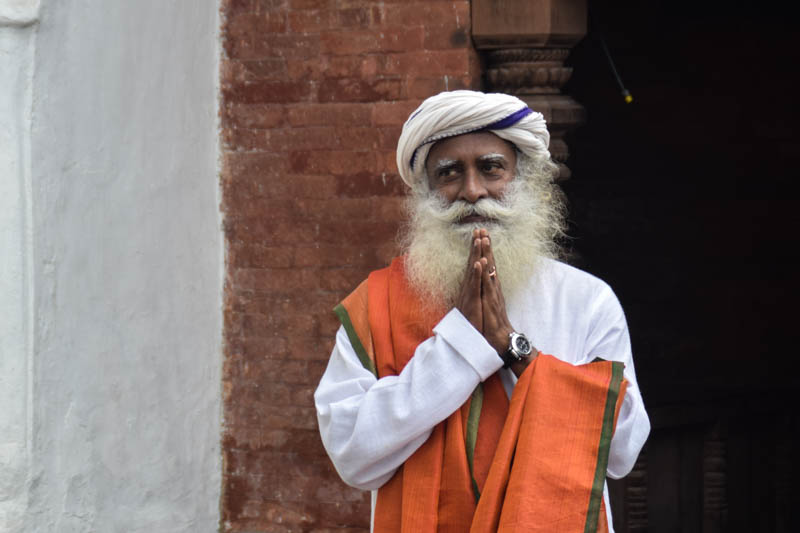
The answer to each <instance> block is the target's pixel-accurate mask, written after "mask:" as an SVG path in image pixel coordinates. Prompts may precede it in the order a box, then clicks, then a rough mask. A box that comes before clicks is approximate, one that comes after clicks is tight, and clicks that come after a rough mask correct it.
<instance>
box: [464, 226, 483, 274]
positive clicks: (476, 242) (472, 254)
mask: <svg viewBox="0 0 800 533" xmlns="http://www.w3.org/2000/svg"><path fill="white" fill-rule="evenodd" d="M480 258H481V240H480V238H479V236H478V232H477V231H473V232H472V245H471V246H470V247H469V257H467V265H470V266H472V265H474V263H475V261H477V260H478V259H480Z"/></svg>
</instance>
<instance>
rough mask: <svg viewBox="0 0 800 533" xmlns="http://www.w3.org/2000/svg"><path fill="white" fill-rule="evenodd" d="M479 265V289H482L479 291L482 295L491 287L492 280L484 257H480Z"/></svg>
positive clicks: (489, 268)
mask: <svg viewBox="0 0 800 533" xmlns="http://www.w3.org/2000/svg"><path fill="white" fill-rule="evenodd" d="M479 263H480V265H481V284H482V287H481V288H482V289H483V290H482V291H481V295H483V294H484V293H485V292H486V290H487V289H488V288H489V286H490V285H491V281H492V280H491V278H490V277H489V274H490V273H491V267H490V266H489V261H488V260H487V259H486V258H485V257H481V258H480V261H479Z"/></svg>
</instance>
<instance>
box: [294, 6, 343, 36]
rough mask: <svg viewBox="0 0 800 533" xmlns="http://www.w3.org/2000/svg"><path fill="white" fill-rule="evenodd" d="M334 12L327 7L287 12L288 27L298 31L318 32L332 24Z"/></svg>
mask: <svg viewBox="0 0 800 533" xmlns="http://www.w3.org/2000/svg"><path fill="white" fill-rule="evenodd" d="M334 20H335V19H334V14H333V12H332V11H329V10H327V9H303V10H297V11H290V12H289V28H290V29H291V31H293V32H298V33H319V32H320V31H323V30H327V29H329V28H331V27H333V26H334Z"/></svg>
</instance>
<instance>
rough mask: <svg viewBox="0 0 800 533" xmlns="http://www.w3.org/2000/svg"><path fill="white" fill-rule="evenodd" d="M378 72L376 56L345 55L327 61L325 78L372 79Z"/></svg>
mask: <svg viewBox="0 0 800 533" xmlns="http://www.w3.org/2000/svg"><path fill="white" fill-rule="evenodd" d="M377 72H378V58H377V57H375V56H374V55H368V56H364V55H345V56H334V57H329V58H327V59H326V64H325V71H324V75H325V78H327V79H331V78H359V77H360V78H364V79H370V78H372V77H374V76H375V74H376V73H377Z"/></svg>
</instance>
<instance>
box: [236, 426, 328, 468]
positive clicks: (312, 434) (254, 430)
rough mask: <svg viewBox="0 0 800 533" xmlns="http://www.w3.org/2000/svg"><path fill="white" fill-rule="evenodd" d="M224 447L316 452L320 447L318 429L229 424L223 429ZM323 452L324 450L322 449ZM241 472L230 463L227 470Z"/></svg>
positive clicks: (249, 449)
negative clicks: (288, 428) (289, 428)
mask: <svg viewBox="0 0 800 533" xmlns="http://www.w3.org/2000/svg"><path fill="white" fill-rule="evenodd" d="M224 441H225V448H226V449H227V450H248V451H257V450H270V451H276V452H294V451H297V450H304V451H309V453H316V450H318V449H322V442H320V439H319V431H318V430H316V429H312V430H302V429H293V430H291V431H289V430H285V429H271V428H264V427H246V426H242V427H240V426H235V425H229V426H228V427H227V428H226V431H225V439H224ZM323 453H324V451H323ZM237 471H238V472H241V470H238V469H237V468H236V465H232V468H231V469H230V470H228V472H237Z"/></svg>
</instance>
